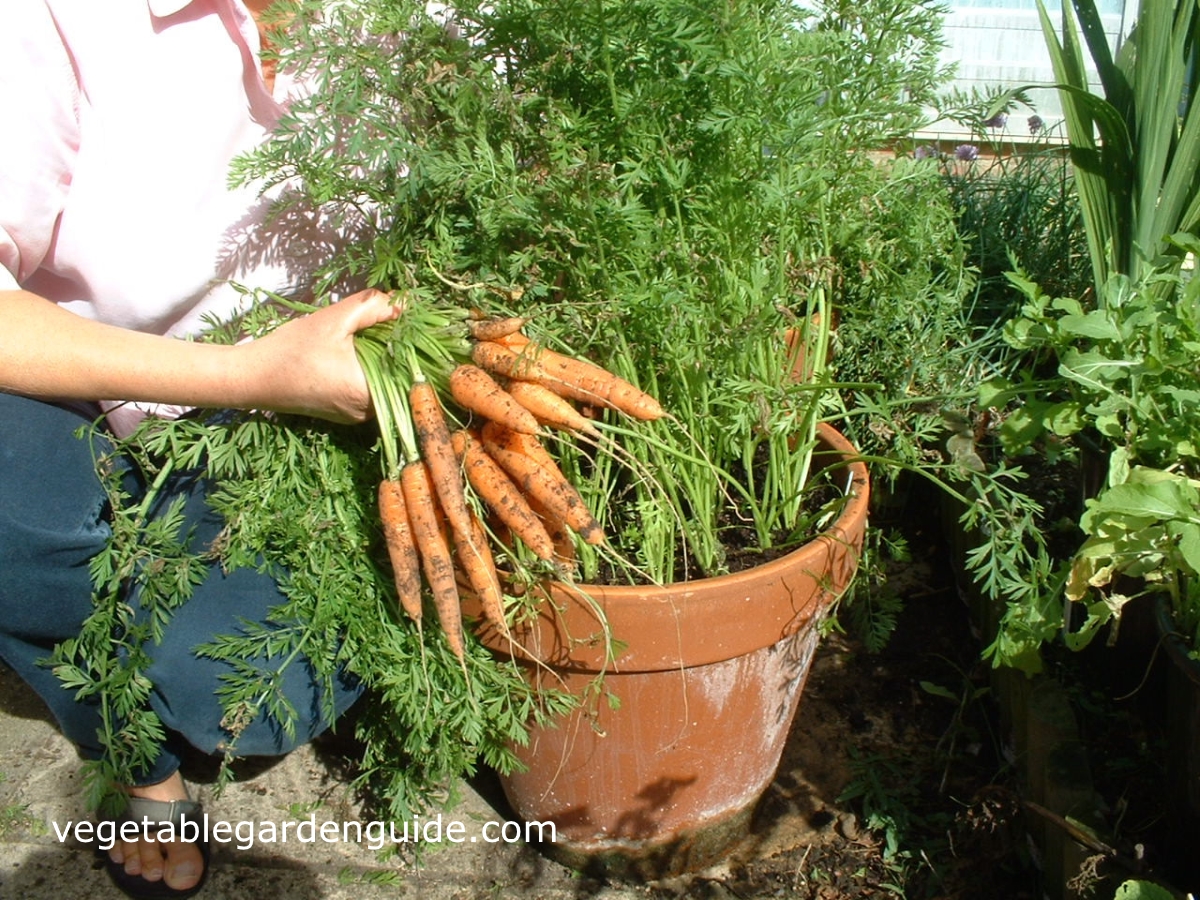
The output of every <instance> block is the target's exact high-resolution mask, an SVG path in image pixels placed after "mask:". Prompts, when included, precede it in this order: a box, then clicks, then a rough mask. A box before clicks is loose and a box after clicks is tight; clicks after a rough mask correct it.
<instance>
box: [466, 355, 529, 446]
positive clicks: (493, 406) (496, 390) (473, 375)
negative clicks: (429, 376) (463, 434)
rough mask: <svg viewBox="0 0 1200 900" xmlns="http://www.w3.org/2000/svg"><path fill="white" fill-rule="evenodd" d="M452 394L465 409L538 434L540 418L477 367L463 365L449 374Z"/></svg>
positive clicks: (523, 430) (519, 429)
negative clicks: (538, 419)
mask: <svg viewBox="0 0 1200 900" xmlns="http://www.w3.org/2000/svg"><path fill="white" fill-rule="evenodd" d="M450 396H451V397H453V398H454V402H455V403H457V404H458V405H459V406H461V407H462V408H463V409H466V410H470V411H471V412H473V413H478V414H479V415H481V416H483V417H484V418H485V419H492V420H494V421H496V422H500V423H502V424H503V425H505V426H506V427H508V428H511V429H512V430H513V431H520V432H523V433H525V434H537V431H538V421H537V419H536V418H534V416H533V413H531V412H530V411H529V410H527V409H526V408H525V407H524V406H522V405H521V404H520V403H518V402H517V401H516V400H514V399H513V397H512V396H511V395H510V394H509V393H508V391H506V390H504V388H502V387H501V386H500V385H499V384H498V383H497V382H496V379H494V378H493V377H492V376H491V375H489V374H488V373H487V372H485V371H484V370H483V369H481V368H479V367H478V366H472V365H469V364H463V365H461V366H456V367H455V368H454V370H453V371H452V372H451V373H450Z"/></svg>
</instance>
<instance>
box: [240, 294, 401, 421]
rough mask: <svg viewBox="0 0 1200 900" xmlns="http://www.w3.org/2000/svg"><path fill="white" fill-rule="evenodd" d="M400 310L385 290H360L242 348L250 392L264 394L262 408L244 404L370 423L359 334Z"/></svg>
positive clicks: (393, 316)
mask: <svg viewBox="0 0 1200 900" xmlns="http://www.w3.org/2000/svg"><path fill="white" fill-rule="evenodd" d="M400 310H401V306H400V305H399V304H397V303H393V302H392V299H391V297H390V295H388V294H385V293H383V292H382V291H376V290H366V291H360V292H359V293H357V294H352V295H350V296H349V297H347V298H345V299H344V300H341V301H339V302H337V303H334V304H331V305H329V306H326V307H322V308H321V309H319V310H318V311H317V312H314V313H311V314H310V315H306V316H302V317H300V318H297V319H293V320H292V321H290V322H287V323H286V324H284V325H281V326H280V327H279V328H277V329H276V330H275V331H273V332H271V333H270V334H268V335H267V336H266V337H263V338H260V339H259V340H256V341H251V342H249V343H246V344H242V345H239V348H238V349H239V350H240V351H241V352H242V355H243V357H244V363H245V366H246V375H247V377H248V378H249V379H250V380H251V383H250V384H247V386H246V387H247V389H248V390H249V391H251V392H253V390H254V387H253V385H254V384H257V385H258V387H259V389H260V390H261V391H262V392H263V399H262V401H261V402H260V403H258V404H243V405H256V406H260V407H261V408H264V409H271V410H274V411H276V412H288V413H301V414H304V415H310V416H317V417H319V418H322V419H328V420H330V421H332V422H343V423H356V422H363V421H365V420H366V419H368V418H370V416H371V396H370V394H369V392H368V391H367V380H366V378H365V377H364V375H363V371H362V367H361V366H360V365H359V362H358V357H357V355H356V354H355V352H354V335H355V334H357V333H358V332H359V331H362V330H363V329H364V328H369V327H370V326H372V325H374V324H376V323H378V322H386V321H388V320H390V319H393V318H395V317H396V316H397V315H399V314H400ZM240 362H241V361H240Z"/></svg>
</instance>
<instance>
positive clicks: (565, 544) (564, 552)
mask: <svg viewBox="0 0 1200 900" xmlns="http://www.w3.org/2000/svg"><path fill="white" fill-rule="evenodd" d="M529 505H530V507H531V508H532V509H533V511H534V513H535V514H536V515H537V517H538V519H539V520H540V521H541V523H542V527H544V528H545V529H546V533H547V534H549V535H550V540H551V541H552V542H553V545H554V554H553V557H552V559H553V561H554V562H555V563H557V564H558V565H559V566H562V567H563V568H565V569H567V570H568V571H574V569H575V563H576V561H577V559H578V557H577V554H576V553H575V542H574V540H572V539H571V530H570V528H568V527H567V523H566V522H564V521H563V520H562V519H560V518H558V517H557V516H555V515H554V514H553V513H552V512H550V510H548V509H547V508H546V507H545V506H543V505H542V504H540V503H538V501H537V500H535V499H534V498H532V497H530V498H529Z"/></svg>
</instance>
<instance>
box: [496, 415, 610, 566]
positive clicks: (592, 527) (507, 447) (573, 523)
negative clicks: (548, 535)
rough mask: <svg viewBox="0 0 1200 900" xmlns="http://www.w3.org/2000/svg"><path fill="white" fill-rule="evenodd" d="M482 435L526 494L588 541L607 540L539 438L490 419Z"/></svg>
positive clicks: (497, 459)
mask: <svg viewBox="0 0 1200 900" xmlns="http://www.w3.org/2000/svg"><path fill="white" fill-rule="evenodd" d="M480 438H481V440H482V442H483V447H484V449H485V450H487V452H488V453H489V455H491V457H492V458H493V459H495V460H496V462H498V463H499V464H500V467H501V468H503V469H504V470H505V471H506V472H507V473H508V474H509V475H510V476H511V477H512V479H513V480H514V481H515V482H516V483H517V485H518V487H520V488H521V489H522V490H523V491H525V492H526V493H527V494H530V495H531V496H533V497H534V498H535V499H537V500H538V502H540V503H541V504H542V505H543V506H545V507H546V508H547V509H548V510H549V511H550V512H551V513H552V514H553V515H555V516H557V517H559V518H560V519H562V520H563V521H564V522H566V523H567V524H568V525H569V526H570V527H571V529H572V530H573V531H575V532H577V533H578V534H579V535H580V536H581V537H582V538H583V539H584V540H585V541H587V542H588V543H589V544H600V543H603V541H604V530H603V529H602V528H601V527H600V523H599V522H597V521H596V519H595V517H594V516H593V515H592V512H591V510H589V509H588V507H587V504H586V503H584V502H583V498H582V497H580V496H579V492H578V491H577V490H575V487H574V485H572V484H571V482H570V481H568V480H567V478H566V476H565V475H563V473H562V470H560V469H559V468H558V464H557V463H556V462H555V461H554V459H553V457H551V456H550V454H549V453H547V452H546V449H545V448H544V447H542V445H541V444H540V443H538V440H537V438H534V437H531V436H530V435H525V434H520V433H518V432H516V431H512V430H511V429H508V428H505V427H504V426H503V425H498V424H497V423H495V422H488V423H487V424H486V425H484V426H483V430H482V432H481V435H480Z"/></svg>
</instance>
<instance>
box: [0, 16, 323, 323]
mask: <svg viewBox="0 0 1200 900" xmlns="http://www.w3.org/2000/svg"><path fill="white" fill-rule="evenodd" d="M258 49H259V39H258V32H257V30H256V28H255V24H254V21H253V19H252V18H251V17H250V15H249V13H248V12H247V11H246V9H245V7H244V6H243V5H242V3H241V2H240V0H3V4H2V6H0V96H2V97H4V98H5V104H4V105H5V112H4V116H3V122H4V125H3V129H4V133H3V137H0V288H6V287H7V288H12V287H16V286H18V285H19V286H20V287H23V288H26V289H28V290H30V291H33V292H34V293H38V294H41V295H42V296H44V297H47V298H49V299H51V300H55V301H57V302H59V303H61V304H63V305H64V306H66V307H67V308H69V309H71V310H73V311H75V312H77V313H79V314H80V315H84V316H88V317H91V318H94V319H99V320H102V321H105V322H109V323H111V324H115V325H121V326H124V327H128V328H133V329H137V330H140V331H149V332H155V333H158V334H171V335H187V334H192V333H195V332H196V331H197V330H198V329H201V328H202V327H203V323H202V319H203V317H204V316H205V315H215V316H217V317H224V316H227V315H228V314H229V313H230V312H231V311H232V310H233V309H235V308H236V307H237V306H238V305H239V303H241V302H244V301H242V299H241V295H240V294H239V292H238V291H236V290H235V289H234V287H233V286H232V284H231V283H230V282H236V283H240V284H244V285H246V286H248V287H251V288H268V289H272V290H280V291H286V292H295V290H297V289H299V288H301V287H302V286H303V285H305V284H306V283H307V278H306V277H307V274H308V266H307V265H306V264H305V262H304V261H303V260H297V259H295V258H292V257H289V256H288V255H287V254H288V253H289V252H291V248H292V247H293V246H294V244H295V242H294V241H286V242H284V241H278V240H277V241H275V242H272V241H271V235H270V234H269V233H263V232H261V230H259V229H258V228H257V226H258V225H259V224H260V222H261V220H262V218H263V215H264V212H265V205H266V204H265V201H264V200H261V199H259V197H258V196H257V190H256V189H254V188H242V189H237V190H234V189H230V188H229V187H228V176H229V165H230V162H231V160H232V159H233V158H234V157H235V156H236V155H237V154H239V153H241V152H243V151H246V150H248V149H250V148H252V147H254V146H255V145H256V144H258V143H259V142H260V141H261V140H262V139H263V137H264V136H265V135H266V134H267V133H268V132H269V130H270V129H271V128H272V126H273V125H274V124H275V123H276V121H277V120H278V117H279V115H280V113H281V111H282V108H281V106H280V105H279V104H278V103H277V102H276V101H275V100H274V99H273V98H272V97H271V96H270V94H269V93H268V92H267V88H266V85H265V84H264V82H263V80H262V76H261V72H260V69H259V61H258ZM284 87H285V86H284V85H283V80H282V79H281V80H280V83H279V84H278V85H277V88H278V89H279V90H283V89H284ZM281 244H282V245H283V246H282V247H281V246H280V245H281Z"/></svg>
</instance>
